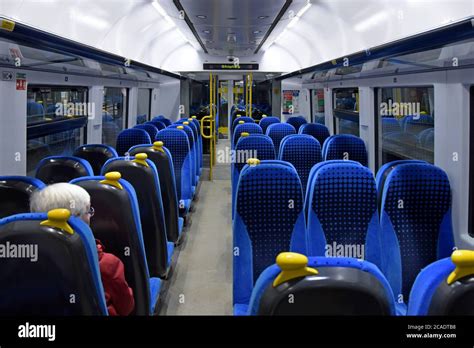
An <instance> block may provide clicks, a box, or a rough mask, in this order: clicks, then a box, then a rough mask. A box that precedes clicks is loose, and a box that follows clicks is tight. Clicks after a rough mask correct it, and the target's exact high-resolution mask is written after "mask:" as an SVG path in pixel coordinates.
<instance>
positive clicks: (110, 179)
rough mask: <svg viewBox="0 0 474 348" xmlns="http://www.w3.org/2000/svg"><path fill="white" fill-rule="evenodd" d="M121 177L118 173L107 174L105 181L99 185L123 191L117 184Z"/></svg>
mask: <svg viewBox="0 0 474 348" xmlns="http://www.w3.org/2000/svg"><path fill="white" fill-rule="evenodd" d="M121 177H122V174H120V173H119V172H108V173H106V174H105V180H102V181H101V182H100V183H101V184H104V185H110V186H114V187H116V188H118V189H119V190H123V187H122V185H121V184H120V182H119V180H120V178H121Z"/></svg>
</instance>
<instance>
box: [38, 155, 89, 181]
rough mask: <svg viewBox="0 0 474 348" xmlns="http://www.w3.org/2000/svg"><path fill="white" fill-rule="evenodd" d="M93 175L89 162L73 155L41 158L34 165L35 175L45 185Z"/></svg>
mask: <svg viewBox="0 0 474 348" xmlns="http://www.w3.org/2000/svg"><path fill="white" fill-rule="evenodd" d="M89 175H94V170H93V169H92V167H91V165H90V164H89V162H87V161H86V160H84V159H82V158H79V157H74V156H50V157H46V158H43V159H42V160H41V161H40V162H39V163H38V166H37V167H36V174H35V177H36V178H37V179H39V180H41V181H42V182H44V183H45V184H46V185H51V184H55V183H58V182H68V181H70V180H72V179H75V178H78V177H81V176H89Z"/></svg>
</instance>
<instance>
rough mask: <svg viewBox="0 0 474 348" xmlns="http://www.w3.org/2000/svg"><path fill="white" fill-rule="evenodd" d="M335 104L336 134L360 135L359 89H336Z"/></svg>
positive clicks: (334, 94)
mask: <svg viewBox="0 0 474 348" xmlns="http://www.w3.org/2000/svg"><path fill="white" fill-rule="evenodd" d="M333 105H334V110H333V114H334V126H335V134H353V135H356V136H359V89H358V88H341V89H335V90H334V91H333Z"/></svg>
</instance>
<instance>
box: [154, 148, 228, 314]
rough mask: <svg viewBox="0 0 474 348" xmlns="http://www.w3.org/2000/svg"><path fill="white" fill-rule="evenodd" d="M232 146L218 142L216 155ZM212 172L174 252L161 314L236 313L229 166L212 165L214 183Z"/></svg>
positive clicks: (204, 181)
mask: <svg viewBox="0 0 474 348" xmlns="http://www.w3.org/2000/svg"><path fill="white" fill-rule="evenodd" d="M228 146H230V144H229V141H228V140H224V139H222V140H219V143H218V146H217V151H222V150H224V149H225V147H228ZM205 168H206V167H205ZM207 168H208V166H207ZM208 173H209V172H208V169H207V170H203V173H202V178H201V187H200V189H199V193H198V200H197V201H195V202H194V203H193V212H192V214H191V225H190V226H189V227H187V228H186V230H185V231H184V233H185V236H184V240H183V242H182V244H181V245H180V246H178V249H177V250H176V251H177V252H178V253H176V252H175V255H174V258H177V260H176V262H174V263H173V266H174V267H173V269H172V273H171V276H170V279H169V280H167V281H165V284H164V288H163V292H162V298H161V306H160V310H159V312H158V314H159V315H232V227H231V226H232V219H231V183H230V165H229V164H228V163H226V164H225V163H220V164H218V165H217V166H216V167H214V171H213V180H212V181H209V179H208ZM163 295H164V296H163Z"/></svg>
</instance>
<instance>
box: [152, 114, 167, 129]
mask: <svg viewBox="0 0 474 348" xmlns="http://www.w3.org/2000/svg"><path fill="white" fill-rule="evenodd" d="M152 121H161V122H163V123H164V124H165V126H166V127H169V126H171V125H172V122H171V120H169V119H168V118H166V117H165V116H163V115H159V116H156V117H153V119H152Z"/></svg>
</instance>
